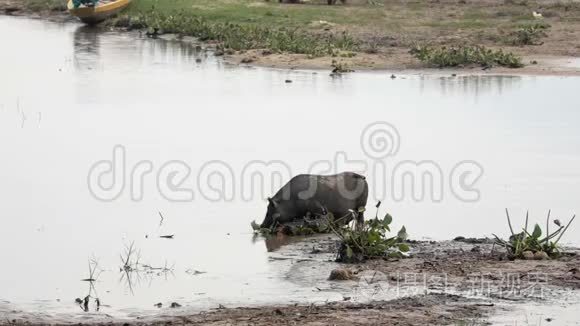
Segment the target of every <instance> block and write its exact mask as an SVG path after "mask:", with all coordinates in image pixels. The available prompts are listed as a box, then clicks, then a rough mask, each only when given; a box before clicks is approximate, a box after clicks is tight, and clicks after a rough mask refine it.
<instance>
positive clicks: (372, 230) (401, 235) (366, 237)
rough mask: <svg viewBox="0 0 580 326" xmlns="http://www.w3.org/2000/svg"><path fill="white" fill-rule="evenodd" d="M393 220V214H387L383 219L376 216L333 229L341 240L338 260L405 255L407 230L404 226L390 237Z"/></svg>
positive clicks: (347, 261)
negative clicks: (360, 223)
mask: <svg viewBox="0 0 580 326" xmlns="http://www.w3.org/2000/svg"><path fill="white" fill-rule="evenodd" d="M392 221H393V218H392V217H391V215H389V214H386V215H385V217H384V218H383V219H379V218H376V217H375V218H374V219H371V220H368V221H364V222H363V223H362V225H360V226H357V225H355V226H354V227H351V226H345V227H341V228H338V229H333V231H334V233H335V234H336V235H337V236H338V237H339V238H340V240H341V245H340V248H339V252H338V257H337V259H336V260H337V261H339V262H344V263H354V262H360V261H364V260H366V259H372V258H379V257H399V258H400V257H403V256H404V255H405V253H407V252H408V251H409V246H408V245H407V244H406V243H405V240H406V239H407V230H406V229H405V227H404V226H403V227H402V228H401V230H400V231H399V232H398V233H397V235H396V236H392V237H389V236H388V233H389V232H390V231H391V229H390V224H391V222H392Z"/></svg>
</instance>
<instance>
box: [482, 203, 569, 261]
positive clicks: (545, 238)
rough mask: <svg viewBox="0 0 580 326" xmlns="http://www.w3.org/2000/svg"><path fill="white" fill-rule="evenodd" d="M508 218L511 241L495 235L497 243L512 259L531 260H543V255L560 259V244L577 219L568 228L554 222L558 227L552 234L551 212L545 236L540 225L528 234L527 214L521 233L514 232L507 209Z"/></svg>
mask: <svg viewBox="0 0 580 326" xmlns="http://www.w3.org/2000/svg"><path fill="white" fill-rule="evenodd" d="M506 216H507V221H508V225H509V228H510V232H511V236H510V238H509V240H508V241H506V240H503V239H501V238H499V237H498V236H497V235H495V234H494V235H493V236H494V237H495V240H496V241H495V243H496V244H498V245H500V246H502V247H504V248H505V249H506V250H507V253H508V256H509V257H510V258H512V259H516V258H520V259H530V258H534V257H536V259H538V257H540V258H541V257H542V256H543V255H545V256H546V257H549V258H558V257H559V256H560V252H561V251H560V246H559V245H558V242H559V241H560V239H561V238H562V236H563V235H564V233H566V231H567V230H568V227H569V226H570V224H572V222H573V221H574V219H575V218H576V215H574V216H573V217H572V219H571V220H570V221H569V222H568V224H566V226H564V225H562V224H561V222H560V221H559V220H554V221H553V223H554V224H555V225H556V226H557V229H556V230H555V231H554V232H552V233H550V212H548V217H547V218H546V229H545V230H544V231H545V234H544V233H543V231H542V228H541V227H540V226H539V225H538V224H536V225H535V226H534V229H533V230H532V233H529V232H528V214H526V223H525V226H524V228H523V229H522V232H519V233H516V232H514V229H513V227H512V223H511V219H510V215H509V212H508V210H507V209H506Z"/></svg>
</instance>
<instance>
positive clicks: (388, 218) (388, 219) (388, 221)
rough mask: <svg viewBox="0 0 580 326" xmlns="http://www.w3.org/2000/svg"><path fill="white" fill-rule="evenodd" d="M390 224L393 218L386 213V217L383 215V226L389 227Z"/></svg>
mask: <svg viewBox="0 0 580 326" xmlns="http://www.w3.org/2000/svg"><path fill="white" fill-rule="evenodd" d="M392 222H393V217H392V216H391V214H389V213H387V215H385V218H384V219H383V224H385V225H389V224H391V223H392Z"/></svg>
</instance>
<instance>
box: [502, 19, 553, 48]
mask: <svg viewBox="0 0 580 326" xmlns="http://www.w3.org/2000/svg"><path fill="white" fill-rule="evenodd" d="M550 27H551V26H550V25H549V24H547V23H545V22H538V23H534V24H530V25H522V26H520V27H519V28H518V29H517V30H515V31H513V32H512V33H510V36H509V43H510V44H513V45H519V46H522V45H542V44H543V42H541V41H540V40H541V39H542V38H544V37H547V36H548V33H547V30H548V29H550Z"/></svg>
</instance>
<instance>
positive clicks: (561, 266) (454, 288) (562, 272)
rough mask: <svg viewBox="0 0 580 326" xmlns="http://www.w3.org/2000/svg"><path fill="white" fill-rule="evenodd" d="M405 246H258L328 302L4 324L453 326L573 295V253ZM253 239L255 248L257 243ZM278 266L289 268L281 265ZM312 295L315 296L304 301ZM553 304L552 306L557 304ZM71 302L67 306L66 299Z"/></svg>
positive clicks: (466, 244) (17, 317)
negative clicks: (384, 253)
mask: <svg viewBox="0 0 580 326" xmlns="http://www.w3.org/2000/svg"><path fill="white" fill-rule="evenodd" d="M459 240H461V241H439V242H437V241H409V245H410V247H411V251H410V257H409V258H404V259H392V258H389V259H387V258H385V259H374V260H368V261H366V262H364V263H360V264H341V263H336V262H335V261H334V260H335V258H336V250H337V248H338V244H337V239H336V238H334V237H332V236H328V235H318V236H310V237H295V238H287V237H284V236H278V237H274V238H271V239H269V240H268V241H266V242H265V245H266V249H267V250H268V251H269V252H270V264H272V266H273V268H280V269H281V270H286V272H285V273H286V275H284V276H283V277H284V278H285V279H287V280H288V281H290V282H294V283H299V284H301V285H304V286H307V287H311V288H312V292H313V293H316V292H318V293H322V292H325V293H333V294H335V296H334V297H335V299H333V300H330V301H329V300H328V299H326V300H320V299H313V300H312V301H311V303H310V304H309V303H300V304H290V303H289V304H273V305H269V306H247V307H224V306H222V305H217V306H216V307H215V308H213V309H211V310H209V311H204V312H199V311H191V309H189V308H188V306H187V304H186V303H184V302H182V303H183V305H181V304H179V303H176V304H175V305H174V307H170V306H165V305H164V306H163V308H161V309H160V311H159V313H158V314H155V315H148V316H143V317H137V318H135V319H130V320H119V319H116V318H114V317H112V316H108V315H106V314H104V313H101V314H98V313H96V314H89V315H86V316H85V317H83V318H80V317H79V316H69V317H66V316H58V317H57V318H54V317H46V316H43V315H42V314H36V315H35V314H31V313H27V312H23V311H18V310H17V309H14V310H11V311H4V312H3V314H4V315H5V316H6V318H5V320H4V321H0V324H1V323H3V322H4V323H5V324H11V325H40V324H46V323H50V324H54V325H61V324H62V325H67V324H87V325H167V324H178V325H272V324H276V323H282V324H300V325H326V324H334V325H372V324H379V323H389V324H393V325H418V324H426V325H456V324H465V323H466V324H476V325H478V324H486V322H487V320H488V319H489V318H491V317H494V316H496V315H497V314H498V313H501V314H505V313H506V312H509V311H511V310H512V309H514V307H516V305H521V304H524V305H525V304H531V303H533V304H542V305H543V308H544V309H546V310H547V311H548V312H549V311H550V307H551V306H562V305H564V306H565V305H566V304H568V303H566V302H567V301H566V300H567V298H569V297H573V296H577V295H578V293H577V292H578V289H580V271H579V267H580V256H579V255H578V252H579V251H578V249H574V248H567V249H566V253H565V254H564V255H563V256H562V257H561V258H559V259H553V260H509V259H507V258H506V255H505V253H504V252H503V250H502V249H501V248H497V247H496V246H494V245H493V243H492V241H491V240H490V239H459ZM256 241H259V239H257V240H256ZM283 266H286V267H288V268H281V267H283ZM336 269H346V270H349V271H351V273H350V275H352V277H350V279H348V280H342V281H331V280H329V274H330V271H333V270H336ZM313 297H314V296H313ZM559 300H560V301H559ZM71 304H73V303H72V302H71Z"/></svg>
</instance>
